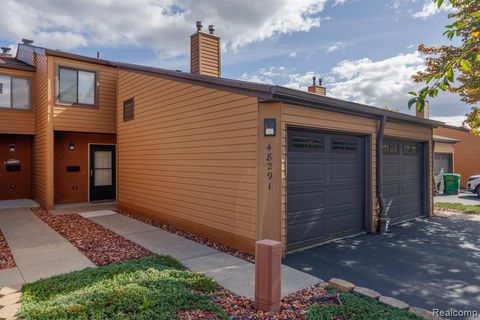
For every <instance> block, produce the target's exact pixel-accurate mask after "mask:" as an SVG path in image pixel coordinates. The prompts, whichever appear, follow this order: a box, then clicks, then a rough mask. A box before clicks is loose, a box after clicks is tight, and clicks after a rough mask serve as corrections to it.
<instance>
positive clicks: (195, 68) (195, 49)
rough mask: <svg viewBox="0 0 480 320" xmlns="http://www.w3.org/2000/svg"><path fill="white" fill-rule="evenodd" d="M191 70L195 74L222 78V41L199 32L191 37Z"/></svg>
mask: <svg viewBox="0 0 480 320" xmlns="http://www.w3.org/2000/svg"><path fill="white" fill-rule="evenodd" d="M190 55H191V58H190V63H191V65H190V70H191V72H192V73H194V74H202V75H207V76H213V77H220V74H221V70H220V69H221V68H220V39H219V38H218V37H216V36H212V35H210V34H206V33H203V32H197V33H195V34H193V35H192V37H191V47H190Z"/></svg>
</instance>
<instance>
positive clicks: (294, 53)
mask: <svg viewBox="0 0 480 320" xmlns="http://www.w3.org/2000/svg"><path fill="white" fill-rule="evenodd" d="M288 56H289V57H290V58H296V57H297V52H296V51H294V52H290V53H289V54H288Z"/></svg>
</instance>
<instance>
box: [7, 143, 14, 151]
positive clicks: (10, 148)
mask: <svg viewBox="0 0 480 320" xmlns="http://www.w3.org/2000/svg"><path fill="white" fill-rule="evenodd" d="M8 150H9V151H10V152H15V145H14V144H13V143H12V144H9V145H8Z"/></svg>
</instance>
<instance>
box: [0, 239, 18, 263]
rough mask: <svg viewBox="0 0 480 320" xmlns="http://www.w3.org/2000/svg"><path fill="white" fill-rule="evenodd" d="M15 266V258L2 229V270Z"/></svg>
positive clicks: (0, 242) (0, 241)
mask: <svg viewBox="0 0 480 320" xmlns="http://www.w3.org/2000/svg"><path fill="white" fill-rule="evenodd" d="M15 266H16V264H15V260H13V255H12V252H11V251H10V247H9V246H8V243H7V240H5V237H4V236H3V234H2V232H1V231H0V270H3V269H9V268H14V267H15Z"/></svg>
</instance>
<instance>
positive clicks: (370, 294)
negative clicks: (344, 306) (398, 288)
mask: <svg viewBox="0 0 480 320" xmlns="http://www.w3.org/2000/svg"><path fill="white" fill-rule="evenodd" d="M328 287H329V288H332V289H335V290H337V291H340V292H353V293H356V294H359V295H361V296H363V297H366V298H370V299H374V300H377V301H378V302H379V303H381V304H383V305H386V306H389V307H392V308H396V309H400V310H405V311H408V312H410V313H412V314H414V315H416V316H417V317H421V318H423V319H426V320H443V318H441V317H438V316H434V315H433V314H432V312H430V311H428V310H425V309H422V308H419V307H414V306H410V305H409V304H408V303H406V302H404V301H402V300H399V299H396V298H393V297H388V296H383V295H381V294H380V293H378V292H377V291H375V290H372V289H369V288H364V287H357V286H355V285H354V284H353V283H351V282H348V281H346V280H343V279H338V278H331V279H330V280H329V281H328Z"/></svg>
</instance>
